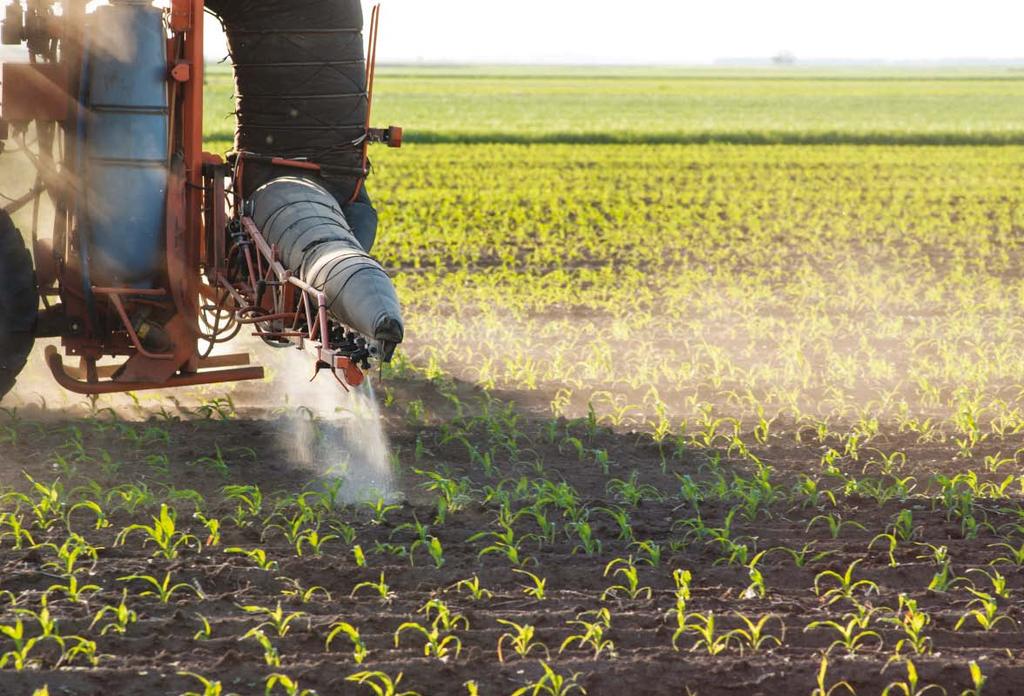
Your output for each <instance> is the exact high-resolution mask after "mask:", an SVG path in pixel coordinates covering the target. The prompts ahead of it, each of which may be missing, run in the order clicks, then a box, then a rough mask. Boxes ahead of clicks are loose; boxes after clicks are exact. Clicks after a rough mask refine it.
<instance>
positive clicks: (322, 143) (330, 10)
mask: <svg viewBox="0 0 1024 696" xmlns="http://www.w3.org/2000/svg"><path fill="white" fill-rule="evenodd" d="M206 7H207V9H209V10H210V11H211V12H213V13H215V14H216V15H217V16H218V17H219V18H220V20H221V22H222V24H223V25H224V31H225V33H226V34H227V39H228V46H229V50H230V52H231V61H232V63H233V65H234V69H235V102H236V103H235V116H236V117H237V119H238V123H237V128H236V130H235V149H236V150H238V151H246V152H254V153H258V154H261V155H270V156H274V157H284V158H288V159H300V158H305V159H308V160H310V161H313V162H316V163H318V164H320V165H321V167H322V175H321V179H322V183H323V185H324V187H325V188H326V189H327V190H328V191H330V193H331V194H333V195H334V197H335V198H337V199H338V200H339V201H342V202H347V201H349V200H350V199H351V198H352V194H353V193H354V192H355V190H356V183H357V182H358V180H359V177H358V176H355V175H353V174H352V172H354V171H359V170H361V169H362V166H363V159H362V157H363V149H362V146H361V144H359V140H360V138H361V137H362V136H363V134H364V132H365V127H366V109H367V95H366V62H365V58H364V55H363V35H362V31H363V12H362V7H361V5H360V2H359V0H207V2H206ZM280 175H281V172H279V171H273V169H272V168H269V167H260V166H251V167H250V168H249V169H248V170H247V173H246V191H245V195H248V194H249V193H250V192H251V191H253V190H255V189H256V188H258V187H259V186H261V185H263V184H264V183H266V182H267V181H269V180H270V179H273V178H275V177H277V176H280Z"/></svg>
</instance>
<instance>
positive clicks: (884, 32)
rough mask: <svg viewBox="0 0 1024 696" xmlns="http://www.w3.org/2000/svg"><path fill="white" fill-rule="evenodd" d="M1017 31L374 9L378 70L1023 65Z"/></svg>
mask: <svg viewBox="0 0 1024 696" xmlns="http://www.w3.org/2000/svg"><path fill="white" fill-rule="evenodd" d="M363 6H364V8H365V9H366V16H367V18H369V7H370V3H369V2H364V3H363ZM208 26H210V28H211V31H209V32H208V41H207V55H208V56H209V57H210V58H214V57H216V58H221V57H223V55H224V53H225V49H224V43H223V38H222V37H220V36H219V26H217V25H216V23H215V22H213V23H209V24H208ZM213 28H216V32H215V31H213ZM1022 29H1024V2H1019V0H774V1H772V0H768V1H766V0H622V1H621V2H609V1H607V0H506V1H505V2H497V1H496V0H383V3H382V13H381V36H380V45H379V60H380V61H381V62H383V63H392V62H416V61H423V62H427V63H432V62H488V63H544V62H550V63H626V64H629V63H640V64H650V63H655V64H680V63H681V64H693V63H709V62H711V61H713V60H715V59H716V58H722V57H730V58H735V57H769V56H772V55H775V54H777V53H779V52H781V51H789V52H791V53H793V54H794V55H795V56H796V57H797V59H822V58H848V59H883V60H935V59H943V58H990V59H1003V60H1005V59H1013V58H1024V33H1022Z"/></svg>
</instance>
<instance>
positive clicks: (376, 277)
mask: <svg viewBox="0 0 1024 696" xmlns="http://www.w3.org/2000/svg"><path fill="white" fill-rule="evenodd" d="M250 204H251V206H252V208H251V212H252V220H253V222H255V223H256V226H257V227H258V228H259V229H260V230H261V231H262V232H263V235H264V237H265V238H266V240H267V241H268V242H269V243H270V244H274V245H276V246H277V248H278V249H279V250H280V253H281V260H282V263H284V265H285V266H286V267H287V268H289V269H291V271H292V272H293V273H295V274H296V275H298V276H299V277H300V278H302V279H303V280H304V281H305V282H307V283H309V284H310V285H312V286H313V287H315V288H317V289H318V290H320V291H321V292H323V293H324V294H325V295H326V296H327V307H328V310H329V311H330V313H331V314H332V315H333V316H334V318H335V319H337V320H338V321H340V322H341V323H343V324H345V325H346V326H348V327H349V328H351V329H354V330H355V331H358V332H359V333H361V334H362V335H364V336H366V337H367V338H371V339H373V340H375V341H378V342H380V343H381V344H382V345H381V350H382V353H383V354H384V355H385V356H390V354H391V351H392V349H393V348H394V346H395V345H397V344H399V343H401V342H402V338H403V335H404V327H403V324H402V310H401V307H400V306H399V304H398V296H397V295H396V294H395V287H394V285H393V284H392V283H391V278H390V277H388V274H387V273H386V272H385V271H384V269H383V268H381V265H380V264H379V263H377V262H376V261H375V260H374V259H372V258H371V257H370V256H369V255H368V254H367V253H366V252H365V251H363V248H362V247H361V246H360V245H359V242H358V241H357V240H356V238H355V235H353V234H352V230H351V228H350V226H349V224H348V221H347V220H346V219H345V216H344V215H343V214H342V212H341V208H340V206H339V205H338V202H337V200H336V199H335V198H334V197H333V196H332V195H331V194H330V193H328V192H327V190H326V189H324V188H323V187H322V186H320V185H318V184H317V183H315V182H313V181H309V180H307V179H301V178H298V177H281V178H278V179H274V180H273V181H270V182H268V183H266V184H264V185H263V186H262V187H260V188H259V189H258V190H257V191H256V192H255V193H254V194H253V195H252V197H251V198H250Z"/></svg>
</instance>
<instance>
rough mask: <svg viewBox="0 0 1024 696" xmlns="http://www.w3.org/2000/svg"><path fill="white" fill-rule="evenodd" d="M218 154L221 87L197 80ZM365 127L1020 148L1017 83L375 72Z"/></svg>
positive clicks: (554, 138)
mask: <svg viewBox="0 0 1024 696" xmlns="http://www.w3.org/2000/svg"><path fill="white" fill-rule="evenodd" d="M207 83H208V86H209V88H210V89H209V90H208V94H209V98H208V99H207V109H206V116H207V118H206V122H207V124H208V125H209V133H210V136H211V137H213V138H216V139H223V140H229V139H230V137H231V133H232V131H233V127H234V126H233V123H232V121H231V119H230V118H225V117H226V116H228V115H229V114H231V112H232V111H233V108H234V107H233V104H232V102H231V98H230V95H231V75H230V71H229V70H228V69H226V68H224V67H219V68H214V69H213V70H211V72H210V73H209V74H208V76H207ZM377 86H378V90H377V98H376V100H375V104H374V121H375V122H376V123H378V124H385V125H386V124H388V123H391V122H395V123H398V122H401V124H403V125H404V126H405V127H406V129H407V136H408V139H409V140H410V141H412V142H445V143H466V142H486V143H510V142H511V143H517V142H524V143H537V142H599V143H601V142H612V143H615V142H635V143H703V142H708V141H713V142H731V143H750V144H757V143H808V144H811V143H877V144H887V143H906V144H915V143H916V144H931V143H939V144H956V143H966V144H985V143H993V144H1007V143H1013V144H1018V145H1022V144H1024V73H1022V72H1020V71H1015V70H1009V69H1003V70H986V71H960V72H945V73H943V72H931V71H924V70H922V71H915V72H910V73H907V72H902V73H901V72H891V71H882V70H875V71H867V72H864V71H855V70H850V71H840V72H820V71H809V70H803V69H798V70H785V71H781V72H779V71H774V70H770V69H765V70H760V71H740V70H714V71H709V70H703V71H693V70H668V69H663V70H656V71H651V70H645V69H622V68H620V69H609V70H605V69H576V70H572V69H565V68H550V69H546V70H533V71H532V72H531V71H530V70H527V69H508V68H507V69H490V70H487V71H485V72H484V73H483V74H481V73H480V72H478V71H475V70H473V69H467V68H461V69H460V68H402V67H384V68H381V69H380V70H379V72H378V82H377Z"/></svg>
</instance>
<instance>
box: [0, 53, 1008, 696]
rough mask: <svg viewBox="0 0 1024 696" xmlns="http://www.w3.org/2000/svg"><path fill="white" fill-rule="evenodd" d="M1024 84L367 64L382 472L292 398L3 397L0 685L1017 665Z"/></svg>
mask: <svg viewBox="0 0 1024 696" xmlns="http://www.w3.org/2000/svg"><path fill="white" fill-rule="evenodd" d="M1021 79H1024V78H1022V77H1020V76H1018V74H1017V73H1014V72H1009V71H1003V72H998V71H986V72H980V73H977V72H956V73H922V72H917V73H896V72H873V73H856V72H846V71H844V72H836V73H811V74H809V73H806V72H803V71H800V70H795V71H784V72H781V73H778V74H776V73H773V72H768V71H761V72H757V73H750V72H741V71H700V72H693V71H688V72H680V71H660V70H659V71H646V72H644V71H634V70H615V71H610V72H609V73H606V74H603V75H602V74H599V73H598V72H596V71H592V70H554V69H550V70H542V71H537V72H534V73H528V72H524V71H523V70H514V69H487V70H485V71H482V72H476V73H474V72H473V71H470V70H468V69H464V68H443V69H442V68H436V69H427V68H388V69H385V70H383V71H382V72H381V77H380V81H379V83H378V95H379V102H378V104H377V105H376V107H375V113H376V114H377V117H376V118H375V121H376V122H377V123H378V124H387V123H390V122H393V123H397V124H400V125H403V126H405V127H406V132H407V134H408V138H407V140H408V145H407V146H405V147H403V148H402V149H401V150H397V151H394V150H386V149H383V148H380V149H377V150H375V151H374V152H373V160H374V174H373V177H372V179H371V180H370V183H369V189H370V192H371V194H372V195H373V196H374V199H375V201H376V203H377V205H378V208H379V211H380V215H381V230H380V234H379V236H378V241H377V246H376V247H375V249H374V254H375V255H376V256H378V257H379V258H380V259H381V260H382V261H383V262H384V263H385V265H386V266H387V267H389V268H391V269H392V270H393V271H394V276H395V281H396V284H397V285H398V288H399V292H400V296H401V297H402V299H403V302H404V305H405V308H406V313H407V318H408V341H407V343H406V344H405V345H404V346H403V348H402V350H401V351H400V353H399V355H398V358H397V359H396V362H395V364H394V365H392V366H391V367H390V368H388V369H386V370H385V371H384V377H385V379H384V381H383V382H382V383H381V384H380V385H378V392H377V402H378V404H379V405H380V407H381V409H382V411H383V418H384V423H385V429H386V431H387V433H388V434H389V436H390V438H391V442H392V455H391V460H390V461H391V465H392V466H393V468H394V472H395V476H396V481H397V485H396V489H397V491H398V493H397V495H396V494H394V493H389V492H388V491H382V492H381V495H380V496H379V497H378V496H374V495H364V496H362V499H358V500H353V499H352V498H351V496H347V495H346V491H347V490H348V487H349V482H346V478H345V477H346V476H349V478H351V472H348V473H346V472H345V471H344V467H342V468H341V469H340V470H339V469H338V468H337V465H338V464H339V463H342V464H343V463H344V461H345V460H346V459H347V458H349V456H350V454H351V451H352V442H351V433H348V434H347V435H346V434H345V433H340V434H339V430H344V428H343V427H342V426H340V425H339V417H341V418H344V417H345V416H346V415H347V414H346V412H345V409H351V408H352V404H351V403H349V402H345V401H333V400H331V399H330V398H326V397H324V398H319V397H309V396H308V393H307V395H306V396H305V397H303V398H304V401H303V405H304V406H306V408H305V409H296V408H295V403H296V402H295V401H294V400H293V401H291V402H290V403H289V404H280V405H279V404H268V403H267V399H266V393H265V391H264V389H263V387H262V385H257V386H255V387H253V386H251V385H250V386H239V387H238V388H235V389H224V390H206V391H199V392H194V393H191V394H187V395H179V397H180V399H181V400H180V401H172V400H170V399H168V398H167V397H166V395H156V396H152V397H145V398H143V399H142V400H141V401H139V402H138V403H136V404H132V403H131V402H127V403H126V402H120V403H117V404H116V408H108V407H109V406H110V405H111V404H112V403H113V402H106V401H100V402H99V403H98V404H95V405H93V407H92V409H91V410H87V409H86V408H85V407H79V409H80V410H79V411H78V412H77V413H59V414H57V413H53V412H52V411H46V410H43V409H38V408H29V407H23V408H22V409H20V410H19V411H17V412H11V413H8V414H7V416H6V417H5V416H0V428H2V429H0V437H2V438H3V439H4V441H5V443H6V444H5V447H6V448H7V449H6V451H5V454H4V457H3V459H2V468H0V473H2V474H3V482H4V484H5V485H7V486H10V488H9V489H2V490H0V495H3V497H2V498H0V501H2V502H0V510H2V512H0V578H2V579H0V601H6V602H8V603H9V604H10V605H11V606H10V607H9V608H8V609H7V610H6V612H5V613H4V614H3V617H2V619H0V631H3V633H2V634H0V636H6V637H0V656H2V657H0V659H2V660H3V663H2V667H0V690H3V691H5V692H11V693H20V692H31V688H35V687H38V686H40V685H42V684H44V683H49V684H50V688H51V693H61V690H60V689H61V688H63V689H65V690H66V691H68V692H69V693H83V694H84V693H93V692H94V691H95V690H99V689H103V688H107V689H109V688H110V685H111V684H118V685H123V684H131V687H130V688H132V689H135V691H134V693H140V694H143V693H181V692H184V691H187V690H188V689H190V688H191V689H193V690H197V691H198V692H199V693H202V692H203V688H202V687H201V686H200V684H201V681H202V680H201V679H200V678H199V677H196V676H188V675H182V674H179V672H184V671H187V672H191V673H194V674H198V675H200V676H201V677H202V678H203V679H208V680H210V681H211V682H217V681H219V682H221V686H222V687H223V689H224V691H232V692H237V693H240V694H250V693H252V694H256V693H264V691H265V690H266V691H267V692H268V693H286V692H287V691H288V688H287V686H286V685H285V683H284V682H283V681H282V680H281V679H280V678H275V677H274V676H273V675H274V674H284V675H287V678H288V679H290V680H297V681H298V682H299V684H300V685H301V687H303V688H314V689H316V690H317V692H318V693H320V694H330V693H339V692H343V693H350V692H351V693H356V694H358V693H367V694H369V693H374V692H373V691H372V690H371V689H370V687H369V686H367V684H365V683H364V684H363V685H362V686H359V685H358V684H356V682H359V681H363V682H373V683H376V684H378V685H380V687H379V688H380V689H381V691H379V692H377V693H390V692H388V691H387V689H386V682H387V680H395V679H396V678H397V677H398V676H399V675H400V674H401V675H402V678H401V682H400V684H399V687H398V688H397V689H396V691H403V690H405V689H411V690H414V691H416V692H419V693H421V694H423V695H424V696H429V695H433V694H475V693H479V694H484V695H490V694H494V695H502V696H507V695H509V694H513V693H515V694H521V693H532V694H538V693H545V694H548V693H550V694H562V695H564V694H579V693H581V692H582V689H583V688H585V689H586V690H587V692H588V693H589V694H592V695H594V694H597V695H600V694H608V693H616V692H621V691H622V688H623V686H625V685H628V688H631V689H633V690H634V691H635V692H636V693H651V694H666V695H668V694H673V695H676V694H681V693H695V694H701V695H702V696H708V695H709V694H732V693H736V692H737V691H744V692H749V693H751V694H759V693H776V694H790V693H812V690H813V689H815V688H816V687H817V688H821V689H822V691H820V692H815V693H816V696H821V694H823V693H840V692H843V689H842V688H841V687H840V688H837V689H836V690H835V691H829V690H830V689H831V688H832V687H834V686H835V685H837V684H840V683H842V682H844V681H845V682H847V683H848V684H849V685H850V687H851V691H855V692H856V693H859V694H878V693H880V692H882V691H883V689H885V688H886V687H887V686H888V685H893V684H895V686H892V687H891V689H890V691H889V693H907V694H920V693H922V692H921V691H920V689H922V688H923V687H924V686H925V685H928V684H937V685H941V686H942V687H944V689H945V690H946V692H947V693H948V694H950V695H951V696H952V695H955V694H961V693H962V694H967V695H969V696H977V695H978V694H981V693H984V694H985V695H986V696H992V695H993V694H1011V693H1015V691H1016V690H1017V688H1018V687H1017V685H1018V684H1019V683H1020V680H1021V678H1022V677H1024V665H1022V662H1021V660H1022V657H1024V655H1022V653H1021V648H1022V645H1024V642H1022V634H1021V622H1022V621H1024V576H1022V575H1021V573H1020V569H1021V567H1024V524H1022V519H1024V506H1022V505H1021V497H1022V494H1024V476H1022V475H1021V458H1022V456H1024V403H1022V400H1024V352H1022V351H1021V350H1020V346H1021V345H1022V342H1024V318H1022V317H1024V311H1022V310H1024V281H1022V276H1024V273H1022V270H1024V269H1022V264H1024V261H1022V258H1021V233H1022V231H1024V230H1022V227H1024V226H1022V222H1021V218H1020V216H1021V212H1020V205H1019V201H1020V200H1021V195H1020V181H1021V179H1022V176H1024V116H1022V114H1024V109H1022V107H1024V103H1022V102H1024V82H1022V81H1021ZM208 83H209V85H208V86H209V88H210V89H209V93H208V100H207V116H208V118H207V122H208V124H209V125H210V130H209V146H210V148H211V149H216V150H220V151H224V150H226V149H227V148H228V147H229V142H228V141H229V137H230V136H229V133H230V130H231V128H230V127H229V126H228V122H227V121H224V120H223V117H224V115H225V114H227V113H229V112H230V77H229V75H228V73H226V72H224V71H223V70H220V71H217V70H214V71H212V72H211V73H210V75H209V76H208ZM293 377H294V375H293ZM303 381H304V380H303ZM323 386H324V388H329V387H330V385H327V384H326V382H325V384H324V385H323ZM325 405H326V408H325ZM335 405H338V406H339V409H340V410H339V412H337V413H336V412H334V410H333V407H334V406H335ZM285 412H291V414H292V418H291V419H290V420H289V419H286V418H284V414H285ZM300 450H301V451H305V452H306V453H307V456H298V455H297V452H298V451H300ZM309 452H312V453H314V454H313V456H312V458H310V457H309V456H308V453H309ZM336 460H337V461H336ZM339 471H340V473H339ZM22 472H27V473H28V474H29V475H31V476H32V477H33V479H34V482H33V481H32V480H29V479H27V478H26V477H25V476H24V475H23V473H22ZM339 476H340V478H339ZM55 479H56V483H54V481H55ZM5 491H6V492H5ZM15 491H16V492H15ZM161 504H166V505H167V506H168V508H167V512H166V513H165V512H164V510H163V508H162V507H161ZM168 520H170V521H168ZM140 523H144V524H146V525H147V526H149V527H150V529H148V530H147V529H142V528H139V527H131V526H130V525H132V524H140ZM144 540H145V542H144ZM44 542H48V543H49V544H51V545H47V544H46V543H44ZM150 554H152V556H151V555H150ZM41 563H47V564H48V565H47V566H46V568H47V572H48V573H50V575H48V576H45V577H42V578H41V577H40V575H39V572H38V568H39V566H40V564H41ZM148 578H151V579H148ZM165 579H166V580H167V584H162V583H163V582H164V580H165ZM175 583H184V584H182V585H177V586H176V589H173V590H171V589H170V588H171V587H174V586H175ZM90 584H91V585H94V587H92V588H88V589H84V588H83V585H90ZM146 592H149V594H145V593H146ZM122 593H124V594H122ZM121 603H123V609H122V608H120V607H121ZM104 606H110V607H111V609H109V610H104V609H103V607H104ZM44 609H45V611H44ZM97 612H103V613H102V616H100V617H99V619H97V620H96V621H94V620H93V619H94V617H95V616H96V614H97ZM131 612H136V614H132V613H131ZM52 616H56V617H57V619H58V623H59V635H60V636H61V638H62V640H61V641H57V640H56V639H53V638H48V637H46V636H47V635H48V634H47V633H46V631H47V628H46V627H47V626H48V625H49V624H48V623H47V622H48V621H49V620H50V618H51V617H52ZM19 623H20V625H21V626H22V629H18V628H17V627H18V625H19ZM3 629H9V630H3ZM18 630H23V631H25V634H24V635H30V636H34V637H40V636H42V637H40V638H39V640H38V641H36V642H35V643H33V644H31V645H28V647H26V642H25V640H24V638H18V637H16V636H18V635H21V634H18ZM50 630H51V632H52V630H53V629H52V627H51V629H50ZM329 637H330V638H329ZM19 640H20V641H21V642H20V643H19ZM76 648H77V649H76ZM4 651H6V652H4ZM152 654H158V655H161V656H162V657H158V658H156V659H154V658H151V657H149V655H152ZM19 665H20V666H21V667H23V668H24V669H20V668H19ZM75 666H82V667H90V668H89V669H81V670H58V669H56V668H57V667H75ZM560 679H561V680H564V681H563V682H562V683H561V686H559V685H558V684H559V680H560ZM573 685H575V686H573ZM524 688H525V689H526V690H525V691H517V689H524ZM535 689H536V690H535ZM294 692H295V693H298V692H299V689H298V688H296V689H295V690H294ZM207 693H208V694H213V693H215V687H214V686H212V685H211V686H210V688H209V690H207ZM929 693H938V691H937V690H932V691H930V692H929Z"/></svg>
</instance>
